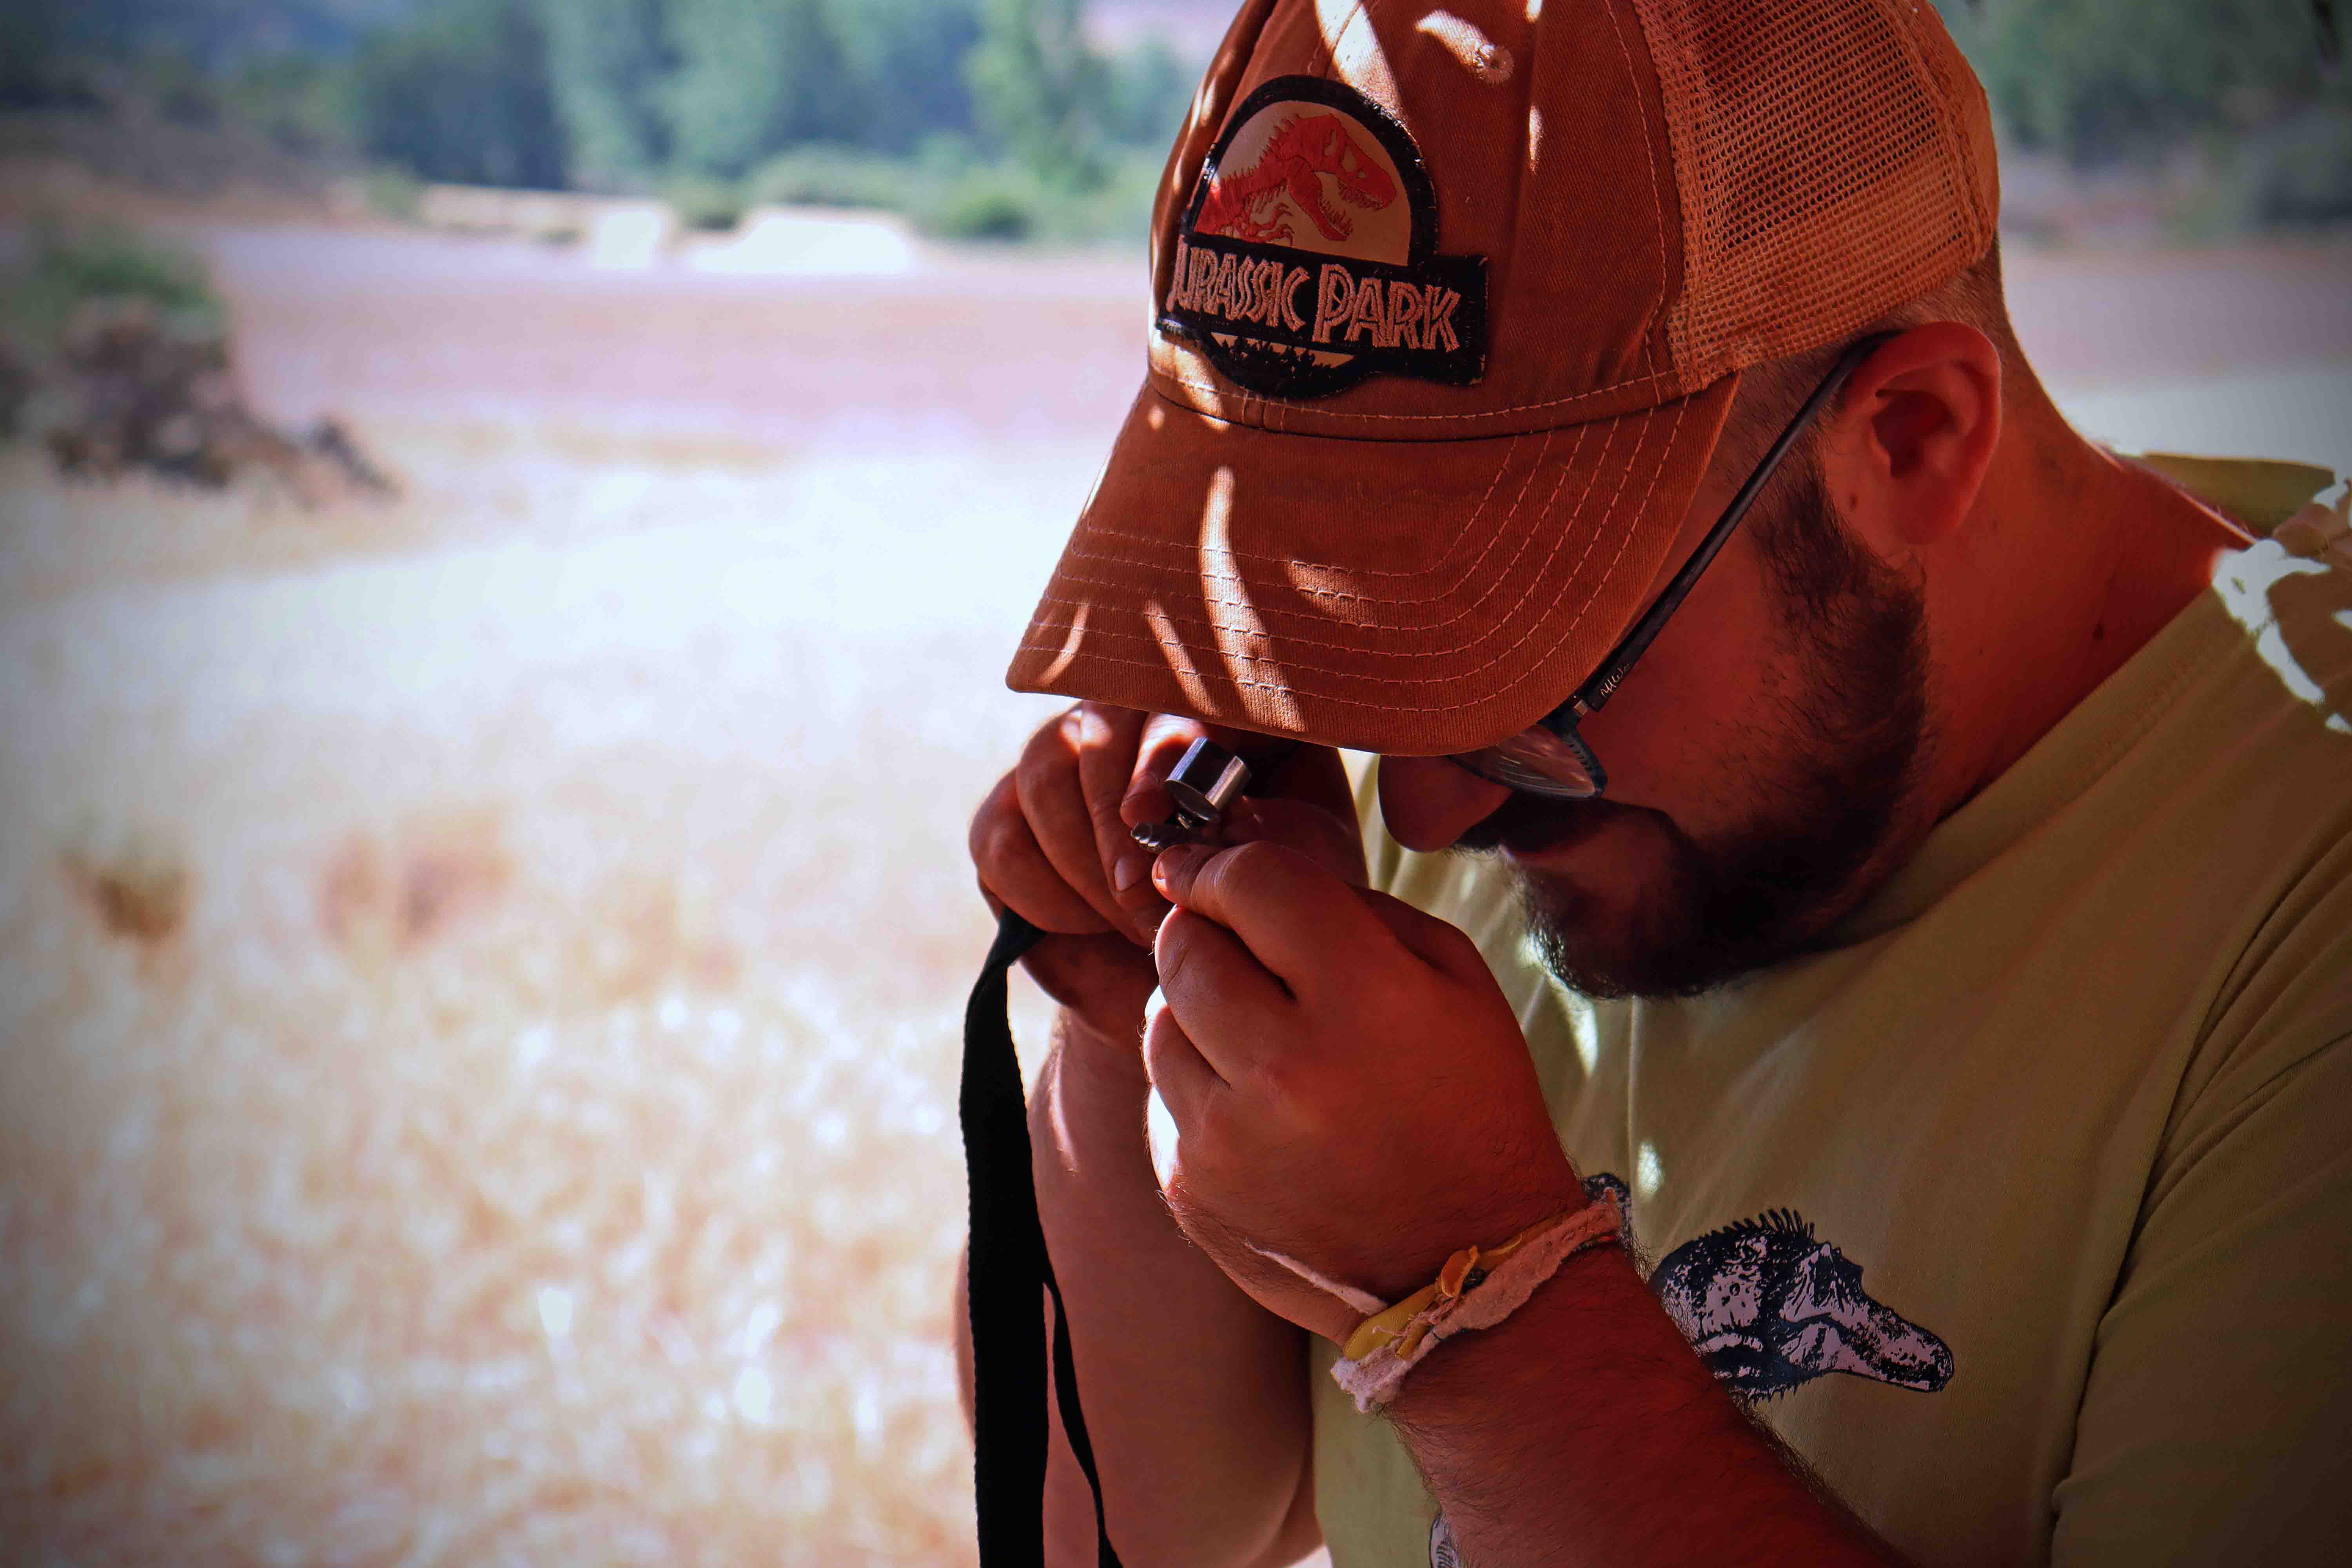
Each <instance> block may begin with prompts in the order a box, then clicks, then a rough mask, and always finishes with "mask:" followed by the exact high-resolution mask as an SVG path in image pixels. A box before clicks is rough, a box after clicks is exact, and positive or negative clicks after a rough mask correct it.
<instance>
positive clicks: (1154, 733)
mask: <svg viewBox="0 0 2352 1568" xmlns="http://www.w3.org/2000/svg"><path fill="white" fill-rule="evenodd" d="M1206 733H1208V731H1207V728H1206V727H1205V726H1204V725H1202V723H1201V722H1200V721H1198V720H1195V719H1182V718H1179V717H1177V716H1176V715H1175V714H1172V713H1154V714H1152V715H1151V716H1150V718H1149V719H1147V720H1146V721H1144V725H1143V738H1142V741H1141V742H1140V743H1139V745H1138V746H1137V748H1136V754H1135V767H1134V769H1133V771H1132V773H1130V775H1129V782H1128V785H1127V789H1126V793H1125V794H1124V795H1123V796H1122V797H1121V799H1120V800H1119V803H1118V816H1119V820H1120V821H1121V822H1123V823H1125V824H1126V825H1127V826H1129V827H1140V826H1143V825H1144V824H1145V823H1147V822H1165V821H1167V820H1168V816H1169V814H1170V813H1171V812H1172V811H1174V810H1175V809H1176V803H1175V801H1173V800H1172V799H1171V798H1170V797H1169V795H1168V775H1169V774H1170V773H1174V772H1175V771H1176V764H1177V763H1180V762H1181V761H1183V760H1184V750H1185V748H1186V747H1188V746H1190V745H1191V744H1192V742H1195V741H1197V740H1199V739H1200V738H1201V737H1202V735H1204V734H1206Z"/></svg>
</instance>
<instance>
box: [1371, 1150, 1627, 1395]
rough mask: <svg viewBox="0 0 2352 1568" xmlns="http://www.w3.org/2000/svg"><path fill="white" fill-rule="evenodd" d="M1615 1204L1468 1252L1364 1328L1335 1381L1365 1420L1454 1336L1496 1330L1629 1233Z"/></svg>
mask: <svg viewBox="0 0 2352 1568" xmlns="http://www.w3.org/2000/svg"><path fill="white" fill-rule="evenodd" d="M1624 1223H1625V1222H1624V1215H1622V1213H1621V1212H1620V1211H1619V1210H1618V1207H1617V1204H1616V1201H1615V1200H1614V1198H1613V1197H1601V1198H1596V1199H1594V1200H1593V1201H1591V1202H1590V1203H1588V1204H1586V1205H1583V1206H1582V1207H1581V1208H1576V1209H1571V1210H1570V1211H1569V1212H1568V1213H1566V1214H1562V1215H1554V1216H1553V1217H1552V1218H1550V1219H1548V1220H1545V1221H1544V1222H1543V1223H1542V1224H1540V1225H1538V1226H1531V1227H1530V1228H1528V1229H1527V1230H1524V1231H1521V1232H1520V1233H1519V1234H1518V1235H1517V1236H1515V1237H1512V1238H1511V1239H1510V1240H1508V1241H1507V1242H1505V1243H1504V1244H1503V1245H1502V1246H1500V1247H1493V1248H1490V1249H1488V1250H1486V1251H1481V1250H1480V1249H1479V1248H1477V1247H1464V1248H1463V1249H1462V1250H1461V1251H1459V1252H1457V1253H1455V1254H1454V1256H1453V1257H1452V1258H1447V1259H1446V1260H1445V1267H1444V1268H1443V1269H1442V1270H1440V1271H1439V1273H1438V1276H1437V1279H1435V1280H1434V1281H1433V1283H1431V1284H1429V1285H1427V1286H1425V1287H1423V1289H1420V1290H1417V1291H1415V1292H1414V1293H1413V1294H1412V1295H1410V1296H1407V1297H1406V1298H1405V1299H1404V1300H1402V1301H1399V1302H1397V1303H1396V1304H1395V1305H1393V1306H1391V1307H1389V1308H1387V1309H1386V1310H1382V1311H1380V1312H1376V1313H1374V1314H1373V1315H1372V1316H1370V1317H1369V1318H1367V1319H1365V1320H1364V1321H1363V1322H1362V1323H1361V1324H1360V1325H1359V1326H1358V1327H1357V1330H1356V1331H1355V1332H1354V1333H1352V1334H1350V1335H1349V1337H1348V1343H1347V1346H1346V1348H1345V1349H1344V1350H1343V1352H1341V1356H1340V1359H1339V1362H1337V1363H1334V1364H1333V1366H1332V1368H1331V1378H1332V1381H1334V1382H1335V1383H1337V1384H1339V1386H1340V1387H1341V1388H1344V1389H1346V1390H1347V1391H1348V1393H1349V1394H1350V1395H1351V1396H1353V1397H1354V1399H1355V1401H1356V1408H1357V1409H1358V1410H1360V1411H1361V1412H1363V1413H1364V1414H1366V1415H1370V1413H1371V1412H1373V1411H1375V1410H1378V1409H1380V1408H1381V1406H1382V1405H1387V1404H1388V1403H1389V1402H1390V1401H1391V1400H1392V1399H1394V1398H1395V1397H1396V1392H1397V1389H1398V1388H1399V1387H1401V1386H1402V1384H1403V1383H1404V1380H1405V1378H1406V1376H1407V1374H1409V1373H1411V1372H1412V1369H1413V1368H1414V1367H1416V1366H1419V1365H1420V1364H1421V1363H1422V1362H1423V1361H1424V1360H1426V1359H1427V1357H1428V1355H1429V1352H1432V1351H1433V1350H1435V1349H1436V1348H1437V1347H1438V1346H1439V1345H1441V1344H1443V1343H1444V1342H1446V1341H1447V1340H1449V1339H1452V1338H1453V1337H1454V1335H1455V1334H1459V1333H1465V1332H1467V1331H1470V1330H1472V1329H1491V1328H1493V1327H1494V1326H1495V1325H1496V1323H1499V1322H1501V1321H1503V1320H1504V1319H1506V1318H1507V1317H1509V1316H1510V1315H1511V1314H1512V1313H1513V1312H1516V1311H1517V1310H1519V1309H1520V1308H1521V1307H1523V1306H1525V1305H1526V1304H1527V1301H1528V1297H1530V1296H1532V1295H1534V1294H1535V1293H1536V1289H1537V1287H1538V1286H1540V1285H1541V1284H1542V1283H1543V1282H1544V1281H1545V1280H1547V1279H1550V1278H1551V1277H1552V1276H1553V1275H1554V1274H1557V1273H1559V1267H1560V1265H1561V1264H1563V1263H1565V1262H1567V1261H1568V1260H1569V1259H1570V1258H1573V1257H1575V1256H1576V1255H1577V1254H1578V1253H1580V1252H1585V1251H1589V1250H1590V1249H1591V1248H1593V1247H1601V1246H1603V1245H1605V1244H1607V1243H1610V1242H1612V1241H1614V1240H1616V1239H1617V1237H1619V1236H1620V1235H1621V1234H1622V1232H1623V1230H1624Z"/></svg>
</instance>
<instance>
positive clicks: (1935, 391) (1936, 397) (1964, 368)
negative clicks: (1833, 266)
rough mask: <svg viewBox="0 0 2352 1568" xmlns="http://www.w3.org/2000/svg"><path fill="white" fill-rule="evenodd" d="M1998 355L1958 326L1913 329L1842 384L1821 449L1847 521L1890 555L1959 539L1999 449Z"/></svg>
mask: <svg viewBox="0 0 2352 1568" xmlns="http://www.w3.org/2000/svg"><path fill="white" fill-rule="evenodd" d="M2000 395H2001V375H2000V350H1999V349H1997V348H1995V347H1994V346H1993V342H1992V340H1991V339H1990V338H1988V337H1987V336H1985V334H1984V333H1982V332H1980V331H1978V330H1977V329H1976V328H1974V327H1971V326H1968V325H1966V324H1964V323H1962V322H1958V321H1937V322H1935V323H1932V324H1930V325H1927V326H1924V327H1914V328H1912V329H1911V330H1910V331H1906V332H1904V333H1902V334H1901V335H1900V336H1898V337H1896V338H1895V339H1894V340H1893V341H1892V342H1887V343H1886V344H1885V345H1884V346H1882V347H1881V348H1880V349H1879V350H1878V352H1877V353H1874V354H1872V355H1871V356H1870V358H1869V359H1867V360H1865V361H1864V362H1863V364H1862V367H1861V368H1860V369H1859V370H1857V371H1855V372H1854V374H1853V379H1852V380H1850V381H1848V382H1847V383H1846V386H1845V394H1844V396H1843V399H1842V400H1841V403H1840V407H1839V412H1838V415H1837V418H1836V421H1835V423H1834V424H1833V425H1832V427H1831V430H1830V433H1829V437H1828V439H1827V440H1826V441H1825V442H1824V444H1823V446H1822V461H1823V468H1824V470H1825V477H1826V478H1827V479H1828V480H1829V483H1830V486H1831V489H1832V492H1833V493H1834V494H1835V495H1836V497H1837V500H1838V505H1839V507H1840V509H1841V510H1843V513H1844V515H1845V518H1846V521H1847V522H1848V523H1849V524H1850V525H1852V526H1853V528H1854V529H1855V530H1857V531H1859V532H1861V534H1862V535H1863V536H1864V538H1865V539H1867V540H1868V541H1870V542H1871V543H1872V544H1874V546H1876V547H1877V548H1878V549H1879V550H1881V551H1883V552H1886V553H1888V554H1906V553H1908V552H1911V551H1916V550H1920V549H1925V548H1927V547H1928V546H1931V545H1935V544H1937V543H1940V542H1943V541H1945V540H1947V539H1948V538H1950V537H1951V536H1952V535H1953V534H1954V533H1956V532H1958V530H1959V528H1960V525H1961V523H1962V522H1964V521H1966V520H1967V518H1968V516H1969V509H1970V508H1971V507H1973V506H1974V505H1975V504H1976V499H1977V492H1978V490H1979V489H1980V488H1982V486H1983V484H1984V479H1985V473H1986V471H1987V470H1988V469H1989V468H1990V467H1991V465H1992V455H1993V450H1994V448H1995V447H1998V446H1999V445H2000V421H2001V401H2000Z"/></svg>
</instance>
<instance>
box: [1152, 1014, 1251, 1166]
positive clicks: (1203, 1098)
mask: <svg viewBox="0 0 2352 1568" xmlns="http://www.w3.org/2000/svg"><path fill="white" fill-rule="evenodd" d="M1143 1070H1144V1071H1145V1072H1147V1073H1149V1074H1150V1077H1151V1087H1152V1088H1154V1089H1158V1090H1159V1091H1160V1101H1161V1102H1162V1103H1163V1104H1165V1105H1166V1106H1167V1107H1168V1114H1169V1115H1170V1116H1171V1117H1173V1118H1174V1119H1175V1121H1176V1127H1177V1131H1179V1132H1180V1133H1181V1131H1183V1129H1185V1128H1187V1127H1197V1126H1198V1125H1200V1120H1201V1116H1202V1112H1203V1111H1205V1110H1207V1109H1208V1106H1209V1102H1210V1100H1212V1099H1213V1097H1215V1096H1216V1095H1218V1094H1220V1093H1225V1092H1230V1091H1229V1090H1227V1089H1226V1087H1225V1080H1224V1079H1222V1078H1220V1077H1218V1076H1217V1069H1216V1068H1213V1067H1212V1066H1211V1065H1210V1063H1209V1059H1208V1058H1206V1057H1204V1056H1202V1054H1201V1051H1200V1048H1199V1047H1197V1046H1195V1045H1193V1043H1192V1037H1191V1036H1190V1035H1188V1034H1186V1033H1185V1032H1184V1026H1183V1025H1181V1024H1180V1023H1178V1022H1177V1021H1176V1015H1175V1013H1174V1012H1173V1011H1171V1008H1170V1007H1169V1005H1168V999H1167V995H1166V993H1164V992H1159V991H1155V992H1153V993H1152V994H1151V1000H1150V1001H1149V1002H1147V1003H1145V1004H1144V1005H1143ZM1162 1184H1163V1185H1165V1181H1164V1179H1163V1181H1162Z"/></svg>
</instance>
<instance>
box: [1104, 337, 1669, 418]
mask: <svg viewBox="0 0 2352 1568" xmlns="http://www.w3.org/2000/svg"><path fill="white" fill-rule="evenodd" d="M1164 335H1165V334H1162V336H1164ZM1150 374H1152V375H1155V376H1158V377H1160V378H1161V379H1162V380H1166V381H1172V382H1174V383H1175V384H1177V385H1179V386H1185V387H1190V388H1192V390H1193V391H1195V392H1207V393H1213V394H1215V395H1217V396H1219V397H1221V398H1225V397H1235V396H1240V398H1241V401H1242V402H1243V403H1244V405H1247V404H1248V403H1250V402H1253V401H1256V400H1255V399H1251V398H1249V397H1247V396H1246V395H1238V394H1235V393H1234V392H1231V391H1229V390H1228V389H1226V388H1225V387H1223V386H1221V385H1219V384H1217V383H1215V382H1212V381H1195V380H1193V379H1192V378H1191V377H1190V376H1186V375H1182V374H1178V373H1177V372H1175V371H1167V370H1161V369H1160V368H1159V367H1157V366H1153V367H1151V370H1150ZM1673 379H1674V378H1673V377H1672V375H1671V374H1669V373H1667V372H1665V371H1658V372H1654V373H1653V374H1649V375H1637V376H1634V377H1632V378H1631V379H1629V380H1625V381H1616V382H1612V383H1610V384H1608V385H1607V386H1601V387H1595V388H1593V389H1592V390H1591V391H1590V392H1579V393H1572V394H1570V395H1569V396H1566V397H1554V398H1550V399H1549V400H1547V401H1545V402H1542V403H1515V404H1512V405H1510V406H1508V407H1507V408H1485V409H1480V410H1478V411H1477V412H1475V413H1472V414H1333V415H1331V416H1330V417H1331V418H1333V419H1344V420H1361V421H1364V422H1367V423H1371V422H1379V423H1381V424H1390V425H1395V424H1457V425H1458V424H1463V423H1465V422H1467V421H1469V420H1473V419H1493V418H1496V417H1499V416H1502V415H1506V414H1532V413H1536V412H1538V411H1539V410H1542V409H1546V408H1564V407H1567V406H1568V405H1571V404H1577V403H1591V402H1593V401H1595V400H1596V399H1599V398H1603V397H1608V396H1612V395H1615V394H1617V393H1621V392H1624V391H1627V390H1629V389H1631V388H1633V387H1637V386H1650V385H1655V384H1658V383H1661V382H1664V383H1667V384H1673ZM1701 390H1704V388H1702V389H1701ZM1669 401H1672V400H1669ZM1653 406H1655V405H1653ZM1193 412H1194V413H1196V414H1198V413H1202V412H1203V411H1202V410H1200V409H1194V410H1193ZM1299 412H1300V413H1303V414H1312V413H1317V412H1319V410H1316V409H1310V408H1301V409H1299ZM1625 412H1626V413H1628V414H1639V413H1642V412H1643V410H1642V409H1638V408H1629V409H1627V410H1626V411H1625ZM1209 417H1210V418H1213V419H1214V418H1220V417H1223V416H1219V415H1210V416H1209ZM1227 423H1228V424H1241V423H1244V421H1241V420H1227ZM1500 434H1517V435H1525V436H1531V435H1533V434H1535V432H1533V431H1532V430H1523V431H1517V432H1500ZM1467 438H1469V439H1475V437H1467Z"/></svg>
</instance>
